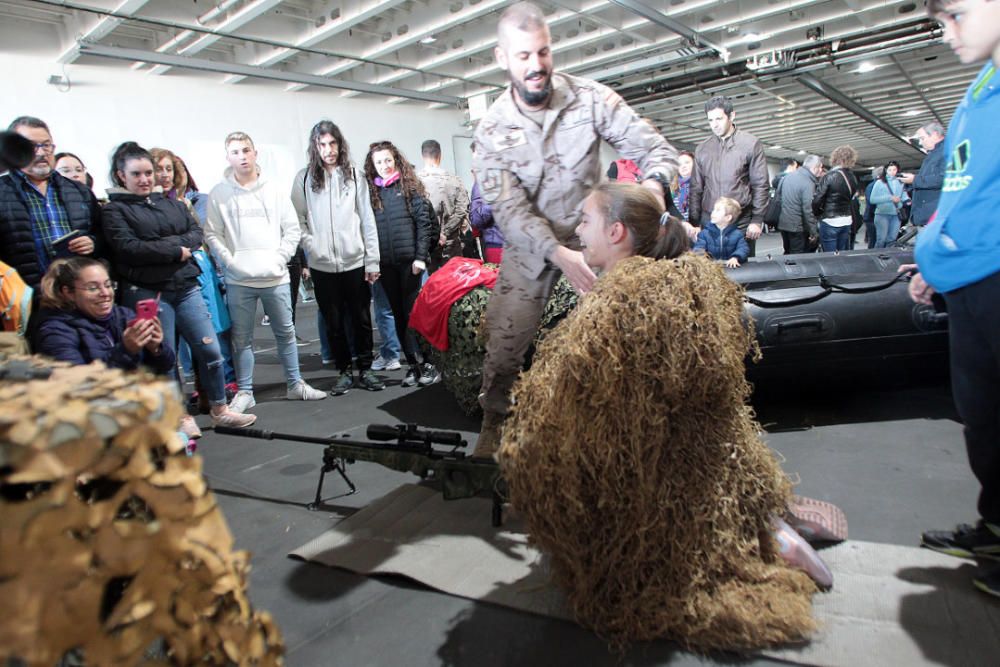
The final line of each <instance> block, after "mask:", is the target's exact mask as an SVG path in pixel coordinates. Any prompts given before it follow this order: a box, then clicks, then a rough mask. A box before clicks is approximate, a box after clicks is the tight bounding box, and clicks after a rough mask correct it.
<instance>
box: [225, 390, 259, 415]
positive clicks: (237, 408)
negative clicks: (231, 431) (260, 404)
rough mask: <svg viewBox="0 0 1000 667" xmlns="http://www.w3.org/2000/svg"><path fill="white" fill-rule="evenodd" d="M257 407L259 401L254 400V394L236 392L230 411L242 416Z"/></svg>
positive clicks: (230, 403) (250, 392)
mask: <svg viewBox="0 0 1000 667" xmlns="http://www.w3.org/2000/svg"><path fill="white" fill-rule="evenodd" d="M255 405H257V401H255V400H254V397H253V392H252V391H247V390H245V389H244V390H242V391H238V392H236V395H235V396H233V400H232V401H230V402H229V410H230V411H232V412H235V413H237V414H242V413H244V412H246V411H247V410H249V409H250V408H252V407H253V406H255Z"/></svg>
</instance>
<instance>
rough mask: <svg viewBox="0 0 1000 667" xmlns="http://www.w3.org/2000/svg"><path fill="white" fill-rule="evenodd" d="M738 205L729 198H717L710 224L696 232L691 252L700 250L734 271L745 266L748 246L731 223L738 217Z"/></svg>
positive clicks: (743, 235) (735, 226) (748, 252)
mask: <svg viewBox="0 0 1000 667" xmlns="http://www.w3.org/2000/svg"><path fill="white" fill-rule="evenodd" d="M740 211H741V208H740V204H739V202H737V201H736V200H735V199H730V198H729V197H719V198H718V199H717V200H716V201H715V206H714V207H713V208H712V224H710V225H705V228H704V229H702V230H701V231H700V232H698V240H697V241H695V243H694V247H693V248H691V250H693V251H695V252H697V251H699V250H702V251H704V252H706V253H708V256H709V257H711V258H712V259H723V260H725V261H726V266H727V267H729V268H730V269H735V268H736V267H737V266H739V265H740V264H746V261H747V257H749V256H750V245H749V244H748V243H747V240H746V235H745V234H744V233H742V232H741V231H740V229H739V227H738V226H737V225H735V224H733V222H734V221H735V220H738V219H739V217H740Z"/></svg>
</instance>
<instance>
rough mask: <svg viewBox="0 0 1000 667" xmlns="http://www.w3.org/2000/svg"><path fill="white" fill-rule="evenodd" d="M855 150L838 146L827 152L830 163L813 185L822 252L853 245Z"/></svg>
mask: <svg viewBox="0 0 1000 667" xmlns="http://www.w3.org/2000/svg"><path fill="white" fill-rule="evenodd" d="M857 161H858V152H857V151H856V150H854V149H853V148H852V147H850V146H838V147H837V148H835V149H834V151H833V153H832V154H831V155H830V164H831V165H832V166H833V168H832V169H830V171H828V172H826V174H825V175H824V176H823V178H822V179H821V180H820V182H819V185H818V186H816V193H815V194H814V195H813V200H812V209H813V213H814V214H815V216H816V218H817V219H818V220H819V243H820V247H821V249H822V251H823V252H833V251H835V250H850V249H851V247H853V245H854V244H853V243H852V241H853V239H854V232H856V231H857V229H855V228H854V215H853V213H852V211H851V210H852V207H853V204H854V198H855V197H856V196H857V194H858V187H859V186H858V179H856V178H854V174H852V173H851V167H853V166H854V165H855V163H857Z"/></svg>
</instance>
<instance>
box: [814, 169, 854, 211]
mask: <svg viewBox="0 0 1000 667" xmlns="http://www.w3.org/2000/svg"><path fill="white" fill-rule="evenodd" d="M845 176H846V180H845V178H844V177H845ZM858 187H859V186H858V179H856V178H854V174H852V173H851V172H849V171H847V170H846V169H843V168H841V167H837V168H835V169H831V170H830V171H828V172H827V173H826V175H825V176H823V179H822V180H821V181H820V182H819V185H817V186H816V194H814V195H813V200H812V208H813V214H814V215H815V216H816V217H817V218H819V219H821V220H822V219H823V218H839V217H841V216H845V215H851V198H852V197H854V195H855V194H857V192H858Z"/></svg>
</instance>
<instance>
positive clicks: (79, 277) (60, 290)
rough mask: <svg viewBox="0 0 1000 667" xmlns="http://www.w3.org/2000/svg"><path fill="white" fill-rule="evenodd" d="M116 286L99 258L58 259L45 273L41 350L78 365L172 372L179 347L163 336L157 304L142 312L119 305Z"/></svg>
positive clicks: (37, 342)
mask: <svg viewBox="0 0 1000 667" xmlns="http://www.w3.org/2000/svg"><path fill="white" fill-rule="evenodd" d="M115 287H116V285H115V283H114V282H113V281H112V280H111V278H110V277H109V276H108V269H107V267H106V266H105V265H104V263H103V262H101V261H99V260H96V259H93V258H91V257H73V258H70V259H57V260H55V261H54V262H53V263H52V264H51V265H50V266H49V270H48V271H47V272H46V273H45V276H43V277H42V283H41V292H42V295H41V306H42V308H41V310H40V311H39V325H38V328H37V330H36V332H35V340H34V341H33V343H34V349H35V351H36V352H37V353H38V354H43V355H45V356H48V357H52V358H54V359H58V360H60V361H68V362H70V363H72V364H89V363H91V362H93V361H101V362H104V364H105V365H106V366H108V367H109V368H120V369H122V370H127V371H131V370H135V369H137V368H138V367H139V366H143V367H145V368H146V369H148V370H150V371H152V372H154V373H157V374H160V375H166V374H167V373H169V372H170V370H171V369H172V368H173V366H174V359H175V358H174V351H173V350H172V349H171V348H170V346H169V345H167V344H166V343H165V342H164V340H163V327H162V325H161V324H160V320H159V318H158V317H157V316H156V309H155V307H154V308H153V309H149V308H144V309H143V310H144V311H145V312H143V313H141V314H140V315H136V313H135V312H133V311H132V309H130V308H126V307H125V306H116V305H115V302H114V301H115Z"/></svg>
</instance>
